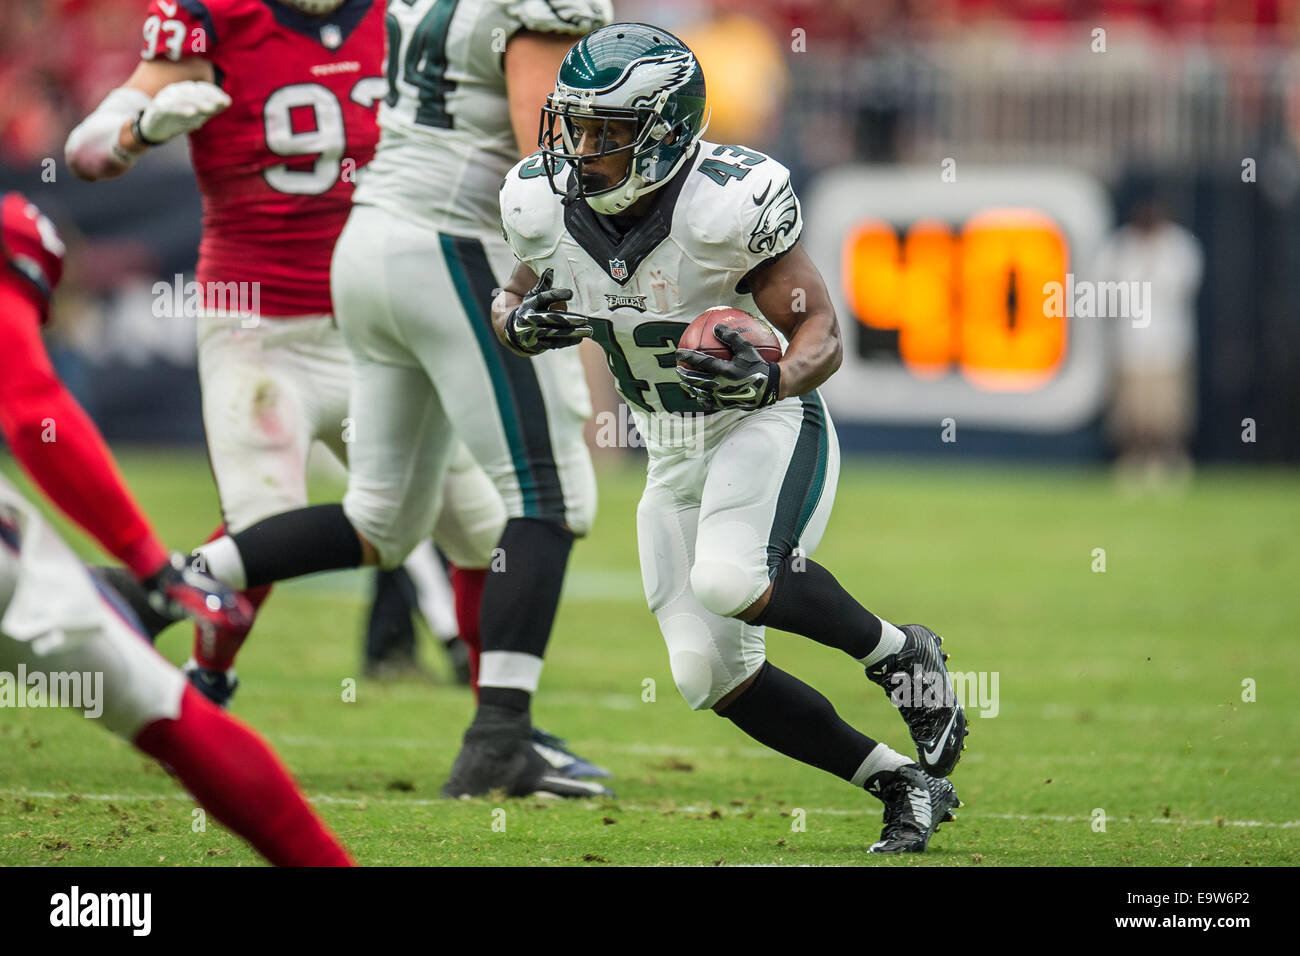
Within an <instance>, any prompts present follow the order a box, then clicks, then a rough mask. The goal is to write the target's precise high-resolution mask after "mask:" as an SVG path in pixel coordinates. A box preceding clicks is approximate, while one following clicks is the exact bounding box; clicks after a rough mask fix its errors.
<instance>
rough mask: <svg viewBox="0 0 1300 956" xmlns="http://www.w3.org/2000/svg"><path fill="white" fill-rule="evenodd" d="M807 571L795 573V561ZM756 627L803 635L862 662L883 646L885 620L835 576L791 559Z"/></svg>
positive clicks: (804, 560)
mask: <svg viewBox="0 0 1300 956" xmlns="http://www.w3.org/2000/svg"><path fill="white" fill-rule="evenodd" d="M796 560H797V561H799V562H800V565H799V566H800V567H801V568H802V570H795V566H794V562H795V561H796ZM752 623H754V624H762V625H765V626H767V627H775V628H779V629H780V630H782V631H789V632H791V633H792V634H802V635H803V636H804V637H808V638H812V639H813V640H814V641H816V642H817V643H818V644H825V645H826V646H827V647H834V648H838V649H839V650H841V651H843V652H844V653H846V654H848V655H849V656H850V657H852V658H853V659H854V660H861V659H862V658H864V657H866V656H867V655H868V654H870V653H871V652H872V651H873V650H875V647H876V645H877V644H879V643H880V618H878V617H876V615H874V614H872V613H871V612H870V611H868V610H867V609H866V608H865V607H863V606H862V605H861V604H859V603H858V602H857V601H856V600H854V598H853V595H851V594H850V593H849V592H848V591H846V590H844V588H842V587H841V586H840V583H839V582H838V581H836V580H835V576H834V575H833V574H831V573H830V572H829V571H827V570H826V569H825V568H823V567H822V566H821V565H820V564H817V563H816V562H815V561H809V560H808V559H807V558H805V557H797V558H796V557H793V556H792V557H787V558H786V559H785V560H784V561H782V562H781V567H780V568H779V569H778V570H777V574H776V579H775V581H774V582H773V586H772V596H771V597H770V598H769V599H768V602H767V607H765V608H763V612H762V613H761V614H759V616H758V617H757V618H755V619H754V620H753V622H752Z"/></svg>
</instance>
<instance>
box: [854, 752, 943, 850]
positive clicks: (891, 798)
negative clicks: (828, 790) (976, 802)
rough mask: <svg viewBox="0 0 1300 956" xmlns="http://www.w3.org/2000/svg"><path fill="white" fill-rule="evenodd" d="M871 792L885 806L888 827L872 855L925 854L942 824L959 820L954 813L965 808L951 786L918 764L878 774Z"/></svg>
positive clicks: (869, 789)
mask: <svg viewBox="0 0 1300 956" xmlns="http://www.w3.org/2000/svg"><path fill="white" fill-rule="evenodd" d="M867 792H868V793H871V794H874V795H875V796H877V797H879V798H880V801H881V802H882V803H883V804H884V805H885V826H884V829H883V830H881V831H880V839H879V840H877V841H876V842H875V843H873V844H872V845H871V848H870V850H869V851H868V852H871V853H924V852H925V848H926V847H927V846H929V844H930V838H931V837H932V836H934V835H935V833H937V832H938V830H939V824H941V823H947V822H948V821H950V820H955V819H957V817H956V815H955V814H954V813H953V810H955V809H957V808H958V807H960V806H961V801H960V800H959V799H957V791H956V790H955V789H954V788H953V785H952V784H951V783H949V782H948V781H947V780H944V779H943V778H941V777H931V776H929V775H928V774H926V772H925V771H924V770H922V769H921V768H920V767H919V766H918V765H917V764H914V763H910V764H907V765H905V766H902V767H899V768H898V769H897V770H886V771H882V772H881V773H878V774H876V775H875V776H873V777H872V778H871V779H870V780H869V781H867Z"/></svg>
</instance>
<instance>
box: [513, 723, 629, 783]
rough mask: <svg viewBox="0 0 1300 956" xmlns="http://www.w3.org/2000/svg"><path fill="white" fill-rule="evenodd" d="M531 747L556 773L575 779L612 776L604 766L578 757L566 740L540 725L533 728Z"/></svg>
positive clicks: (598, 778)
mask: <svg viewBox="0 0 1300 956" xmlns="http://www.w3.org/2000/svg"><path fill="white" fill-rule="evenodd" d="M533 749H534V750H536V751H537V752H538V753H539V754H541V755H542V757H543V759H545V760H546V762H547V763H549V764H550V765H551V766H552V767H554V768H555V770H556V771H557V772H558V773H561V774H563V775H564V776H566V777H573V778H575V779H579V780H581V779H583V778H587V779H591V780H600V779H607V778H609V777H612V776H614V775H613V774H612V773H610V772H609V771H608V770H606V769H605V768H604V767H602V766H599V765H598V764H594V763H592V762H591V761H590V760H588V759H586V758H585V757H579V756H578V755H577V754H575V753H574V752H573V751H572V750H570V749H569V743H568V741H567V740H563V739H561V738H560V737H557V736H555V734H548V733H547V732H546V731H544V730H542V729H541V728H540V727H534V728H533Z"/></svg>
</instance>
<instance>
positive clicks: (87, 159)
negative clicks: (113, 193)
mask: <svg viewBox="0 0 1300 956" xmlns="http://www.w3.org/2000/svg"><path fill="white" fill-rule="evenodd" d="M149 102H150V97H149V95H148V94H147V93H144V92H143V91H141V90H137V89H132V88H130V87H119V88H118V89H116V90H113V91H112V92H111V93H109V94H108V96H106V97H104V101H103V102H102V103H100V104H99V106H97V107H96V108H95V111H94V112H93V113H91V114H90V115H89V116H87V117H86V118H85V119H84V120H82V121H81V122H80V123H79V124H77V127H76V128H75V129H73V131H72V132H71V133H69V134H68V141H67V143H66V144H65V145H64V148H63V155H64V159H65V161H66V162H67V164H68V168H69V169H71V170H72V172H73V175H75V176H76V177H77V178H79V179H85V180H89V181H90V182H94V181H95V180H98V179H111V178H113V177H115V176H120V175H122V174H123V173H124V172H126V171H127V170H128V169H130V168H131V166H132V165H134V164H135V161H136V159H137V158H139V156H140V154H141V153H143V152H144V151H145V149H147V147H146V146H145V145H144V144H142V143H140V142H139V140H137V139H136V138H135V135H134V134H133V133H132V131H131V126H132V123H133V122H134V120H135V118H136V116H138V115H139V113H140V111H141V110H143V109H144V108H145V107H146V106H148V105H149Z"/></svg>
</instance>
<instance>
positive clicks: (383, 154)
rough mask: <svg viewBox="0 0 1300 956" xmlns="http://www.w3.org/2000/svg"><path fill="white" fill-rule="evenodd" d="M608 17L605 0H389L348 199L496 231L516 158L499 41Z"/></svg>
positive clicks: (565, 30)
mask: <svg viewBox="0 0 1300 956" xmlns="http://www.w3.org/2000/svg"><path fill="white" fill-rule="evenodd" d="M612 19H613V9H612V6H611V2H610V0H390V2H389V4H388V14H387V17H386V18H385V21H384V22H385V30H386V33H387V35H388V43H387V48H388V53H387V57H386V59H385V74H386V76H387V78H388V95H387V96H386V97H385V98H384V100H383V101H382V103H381V104H380V107H379V127H380V136H379V146H378V148H377V149H376V151H375V157H374V159H373V160H371V162H370V164H369V165H368V166H367V167H365V168H364V169H363V170H362V171H361V172H360V174H359V175H358V177H357V190H356V193H355V194H354V197H353V200H354V202H357V203H362V204H365V205H370V206H378V207H380V208H382V209H385V210H388V211H389V212H391V213H393V214H394V215H397V216H402V217H404V218H407V219H412V220H414V221H416V222H419V223H422V224H424V225H428V226H431V227H432V228H434V229H438V230H440V231H445V232H451V233H457V234H470V235H473V234H475V233H480V232H482V231H483V230H485V229H486V230H491V231H493V232H495V231H496V229H497V223H498V222H499V214H498V212H497V187H498V186H499V185H500V184H501V177H502V176H503V175H505V173H506V170H508V169H509V168H510V167H511V165H513V164H514V162H515V161H516V160H517V159H518V158H519V147H518V146H517V145H516V143H515V135H514V131H513V129H512V128H511V125H510V109H509V103H508V101H507V99H506V80H505V69H504V61H505V49H506V43H507V42H508V41H509V39H510V37H512V36H513V35H514V34H516V33H518V32H519V31H520V30H532V31H535V32H538V33H559V34H566V35H571V36H572V37H573V38H574V41H575V42H576V41H577V39H578V37H581V36H583V35H585V34H587V33H589V32H591V31H592V30H593V29H596V28H597V27H601V26H604V25H605V24H606V23H608V22H609V21H610V20H612ZM528 145H532V144H531V143H530V144H528Z"/></svg>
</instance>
